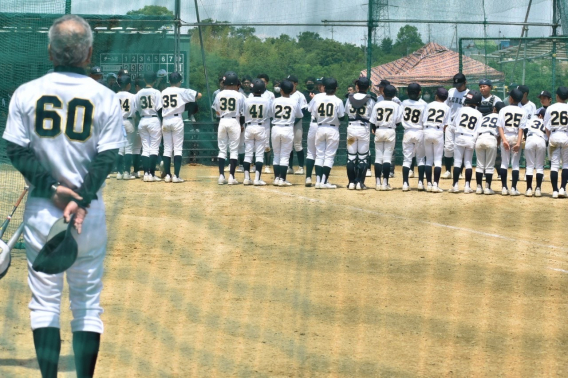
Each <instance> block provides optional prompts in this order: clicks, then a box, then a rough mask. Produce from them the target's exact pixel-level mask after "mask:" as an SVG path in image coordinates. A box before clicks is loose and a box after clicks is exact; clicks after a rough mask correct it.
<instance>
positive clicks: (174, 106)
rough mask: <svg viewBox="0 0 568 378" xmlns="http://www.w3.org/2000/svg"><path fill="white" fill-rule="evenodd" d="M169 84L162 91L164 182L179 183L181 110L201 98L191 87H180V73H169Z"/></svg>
mask: <svg viewBox="0 0 568 378" xmlns="http://www.w3.org/2000/svg"><path fill="white" fill-rule="evenodd" d="M169 79H170V86H169V87H167V88H166V89H164V90H163V91H162V117H163V121H162V135H163V138H164V157H163V159H164V169H165V171H166V172H165V173H166V177H165V178H164V181H165V182H173V183H180V182H183V181H184V180H183V179H182V178H180V177H179V172H180V170H181V157H182V148H183V132H184V128H183V117H182V115H183V112H184V111H185V105H186V104H189V103H190V102H195V101H197V100H199V99H200V98H201V93H197V92H196V91H194V90H192V89H185V88H180V86H181V79H182V77H181V74H180V73H179V72H172V73H170V77H169ZM172 152H173V154H174V175H173V177H172V173H171V164H172V158H171V156H172Z"/></svg>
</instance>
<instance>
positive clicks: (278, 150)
mask: <svg viewBox="0 0 568 378" xmlns="http://www.w3.org/2000/svg"><path fill="white" fill-rule="evenodd" d="M293 142H294V128H293V127H292V126H291V125H290V126H274V127H273V128H272V151H273V152H274V165H283V166H288V163H289V162H290V152H292V144H293Z"/></svg>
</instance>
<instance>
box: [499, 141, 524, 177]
mask: <svg viewBox="0 0 568 378" xmlns="http://www.w3.org/2000/svg"><path fill="white" fill-rule="evenodd" d="M505 138H506V139H507V142H508V143H509V151H505V147H504V146H503V142H501V169H507V168H509V163H510V164H511V166H512V168H513V171H518V170H519V161H520V160H521V149H520V148H519V151H518V152H514V151H513V146H514V145H515V144H517V141H518V140H519V136H518V135H517V134H505Z"/></svg>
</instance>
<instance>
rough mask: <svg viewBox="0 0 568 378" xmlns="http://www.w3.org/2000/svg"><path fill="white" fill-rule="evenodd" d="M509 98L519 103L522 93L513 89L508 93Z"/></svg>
mask: <svg viewBox="0 0 568 378" xmlns="http://www.w3.org/2000/svg"><path fill="white" fill-rule="evenodd" d="M509 96H511V98H512V99H513V100H514V101H515V102H519V101H521V100H522V99H523V92H522V91H521V90H520V89H516V88H515V89H513V90H511V92H509Z"/></svg>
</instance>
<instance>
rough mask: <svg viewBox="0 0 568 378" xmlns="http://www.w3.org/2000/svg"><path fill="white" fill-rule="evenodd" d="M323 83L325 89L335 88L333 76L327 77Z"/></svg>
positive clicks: (335, 83) (335, 82)
mask: <svg viewBox="0 0 568 378" xmlns="http://www.w3.org/2000/svg"><path fill="white" fill-rule="evenodd" d="M324 85H325V90H326V91H327V90H335V89H337V80H335V79H334V78H332V77H330V78H329V79H327V80H326V81H325V83H324Z"/></svg>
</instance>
